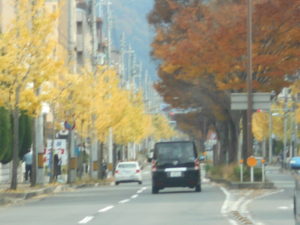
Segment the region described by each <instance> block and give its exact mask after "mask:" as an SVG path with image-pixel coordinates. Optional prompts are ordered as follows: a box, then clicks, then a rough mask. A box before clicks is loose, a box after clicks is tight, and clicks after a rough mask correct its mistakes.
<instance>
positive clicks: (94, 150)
mask: <svg viewBox="0 0 300 225" xmlns="http://www.w3.org/2000/svg"><path fill="white" fill-rule="evenodd" d="M90 4H91V30H92V69H93V74H94V77H96V76H97V44H98V41H97V32H96V29H97V21H96V1H95V0H91V1H90ZM91 120H92V130H91V176H92V178H97V177H98V171H100V170H99V166H100V165H99V163H98V162H99V156H100V155H98V147H99V146H98V140H97V131H96V128H95V120H96V115H94V114H93V115H92V118H91Z"/></svg>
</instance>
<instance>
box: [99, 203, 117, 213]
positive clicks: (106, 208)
mask: <svg viewBox="0 0 300 225" xmlns="http://www.w3.org/2000/svg"><path fill="white" fill-rule="evenodd" d="M113 207H114V206H113V205H110V206H107V207H105V208H103V209H99V210H98V212H100V213H102V212H106V211H108V210H111V209H112V208H113Z"/></svg>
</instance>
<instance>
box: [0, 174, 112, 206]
mask: <svg viewBox="0 0 300 225" xmlns="http://www.w3.org/2000/svg"><path fill="white" fill-rule="evenodd" d="M111 179H112V178H108V179H106V180H101V181H100V180H98V181H97V180H94V181H86V182H84V181H79V182H76V183H74V184H66V183H53V184H49V183H45V184H44V185H37V186H35V187H31V186H30V183H18V185H17V190H11V189H9V188H10V184H8V183H5V184H0V207H1V206H4V205H10V204H16V203H19V202H21V201H24V200H27V199H31V198H34V197H37V196H43V195H47V194H51V193H57V192H62V191H68V190H74V189H78V188H84V187H95V186H100V185H110V184H111V182H112V180H111Z"/></svg>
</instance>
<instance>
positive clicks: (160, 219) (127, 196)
mask: <svg viewBox="0 0 300 225" xmlns="http://www.w3.org/2000/svg"><path fill="white" fill-rule="evenodd" d="M268 176H269V177H270V178H272V179H273V180H274V181H275V184H276V185H277V186H278V187H279V188H278V189H276V190H256V191H255V190H228V189H226V188H223V187H221V186H218V185H215V184H212V183H209V182H207V181H204V183H203V184H202V192H200V193H197V192H195V191H194V189H189V188H169V189H164V190H161V191H160V192H159V194H157V195H153V194H151V181H150V172H149V170H145V171H144V175H143V177H144V182H143V184H142V185H138V184H137V183H130V184H120V185H119V186H114V185H111V186H99V187H93V188H83V189H77V190H74V191H70V192H61V193H56V194H53V195H50V196H40V197H39V198H36V199H32V200H27V201H24V202H22V203H21V204H18V205H12V206H7V207H2V208H0V225H77V224H87V225H124V224H126V225H127V224H128V225H169V224H170V225H171V224H172V225H199V224H201V225H238V224H257V225H269V224H270V225H277V224H278V225H279V224H280V225H292V224H294V221H293V215H292V191H293V179H292V177H291V176H290V175H289V174H281V173H279V172H278V170H277V169H276V168H275V169H273V170H272V168H271V169H269V172H268Z"/></svg>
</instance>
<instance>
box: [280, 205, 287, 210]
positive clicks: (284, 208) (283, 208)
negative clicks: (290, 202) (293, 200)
mask: <svg viewBox="0 0 300 225" xmlns="http://www.w3.org/2000/svg"><path fill="white" fill-rule="evenodd" d="M278 209H281V210H288V209H289V207H287V206H279V207H278Z"/></svg>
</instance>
